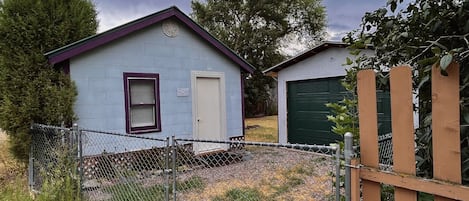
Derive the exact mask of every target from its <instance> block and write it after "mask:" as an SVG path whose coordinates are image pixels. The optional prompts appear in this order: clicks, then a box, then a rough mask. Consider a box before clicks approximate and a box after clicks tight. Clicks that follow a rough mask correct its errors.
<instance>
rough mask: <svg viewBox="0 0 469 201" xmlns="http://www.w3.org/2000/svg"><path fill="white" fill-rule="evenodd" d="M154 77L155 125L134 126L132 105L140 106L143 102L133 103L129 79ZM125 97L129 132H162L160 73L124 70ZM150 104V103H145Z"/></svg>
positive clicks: (126, 124)
mask: <svg viewBox="0 0 469 201" xmlns="http://www.w3.org/2000/svg"><path fill="white" fill-rule="evenodd" d="M134 78H135V79H139V78H141V79H154V81H155V82H154V84H155V86H154V90H155V92H154V93H155V104H149V105H154V106H155V118H156V120H155V126H143V127H132V126H131V120H130V107H131V106H132V105H133V106H139V105H141V104H131V100H130V98H131V97H130V89H129V87H130V86H129V79H134ZM123 81H124V98H125V129H126V132H127V133H129V134H142V133H150V132H161V113H160V75H159V74H158V73H128V72H124V75H123ZM145 105H148V104H145Z"/></svg>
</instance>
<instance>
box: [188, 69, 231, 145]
mask: <svg viewBox="0 0 469 201" xmlns="http://www.w3.org/2000/svg"><path fill="white" fill-rule="evenodd" d="M197 78H218V79H219V81H220V93H219V94H220V96H221V97H220V102H221V103H220V107H221V108H220V129H221V131H220V139H221V140H226V138H227V136H226V93H225V90H226V88H225V73H223V72H214V71H191V91H192V137H193V138H194V139H198V137H199V133H198V125H197V114H198V113H197V111H198V108H197V105H198V104H197V97H196V95H197V94H195V93H197V88H196V87H197Z"/></svg>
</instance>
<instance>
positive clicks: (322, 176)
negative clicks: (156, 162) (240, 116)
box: [85, 147, 334, 201]
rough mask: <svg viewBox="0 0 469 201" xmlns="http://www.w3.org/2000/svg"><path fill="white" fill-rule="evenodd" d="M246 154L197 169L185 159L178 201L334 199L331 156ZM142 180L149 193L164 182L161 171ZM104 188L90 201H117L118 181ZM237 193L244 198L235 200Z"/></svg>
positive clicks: (252, 150) (250, 150)
mask: <svg viewBox="0 0 469 201" xmlns="http://www.w3.org/2000/svg"><path fill="white" fill-rule="evenodd" d="M241 153H242V154H243V155H244V157H243V159H244V160H243V161H237V162H234V163H232V164H229V165H222V166H218V167H212V168H206V166H203V165H200V163H197V164H198V165H194V164H195V163H194V158H185V160H186V161H185V162H186V163H182V164H185V165H180V166H179V167H178V174H177V181H178V182H177V183H178V187H177V189H178V192H177V198H178V199H177V200H181V201H205V200H207V201H209V200H211V201H212V200H213V201H231V200H243V201H251V200H252V201H261V200H262V201H263V200H272V201H273V200H286V201H289V200H292V201H293V200H294V201H314V200H318V201H323V200H329V198H330V197H332V196H333V177H332V176H331V175H332V174H331V173H332V172H333V167H334V165H333V159H332V158H331V157H330V156H326V155H321V154H317V153H311V152H305V151H299V150H292V149H285V148H272V147H246V151H245V152H241ZM222 160H227V159H226V158H224V159H222ZM189 161H190V162H192V165H191V163H190V162H189ZM217 162H218V161H217ZM217 162H215V164H216V163H217ZM221 162H223V161H219V163H221ZM136 177H137V178H138V180H139V182H138V183H139V185H140V186H141V187H142V188H145V189H149V188H151V187H152V186H155V185H160V186H161V185H163V183H164V177H163V175H162V174H161V172H160V173H154V172H153V173H148V172H147V173H140V174H138V175H137V176H136ZM99 183H100V184H99V186H100V187H99V188H97V189H95V190H91V191H88V192H86V193H85V194H87V196H86V197H88V198H91V199H90V200H109V199H112V195H111V194H109V193H105V192H104V191H103V189H105V188H106V186H107V187H110V186H113V185H114V184H115V182H113V181H109V180H107V181H106V182H105V181H100V182H99ZM236 190H238V191H237V192H238V194H237V195H234V194H233V192H235V191H236ZM240 190H241V191H240ZM229 192H231V194H230V193H229ZM249 192H251V193H249ZM252 192H255V193H254V194H253V193H252ZM145 193H149V192H145ZM161 193H162V192H161ZM235 194H236V193H235ZM233 196H235V197H233ZM236 196H238V197H236ZM114 199H115V198H114ZM114 199H113V200H114ZM150 199H151V198H150ZM124 200H125V199H124Z"/></svg>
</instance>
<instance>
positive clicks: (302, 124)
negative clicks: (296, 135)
mask: <svg viewBox="0 0 469 201" xmlns="http://www.w3.org/2000/svg"><path fill="white" fill-rule="evenodd" d="M290 126H293V127H296V128H304V129H317V130H324V131H328V130H330V128H331V126H332V124H331V123H330V122H329V121H327V120H324V119H296V120H295V123H293V125H290Z"/></svg>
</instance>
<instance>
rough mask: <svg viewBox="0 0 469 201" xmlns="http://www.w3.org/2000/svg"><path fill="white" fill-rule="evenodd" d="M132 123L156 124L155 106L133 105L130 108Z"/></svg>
mask: <svg viewBox="0 0 469 201" xmlns="http://www.w3.org/2000/svg"><path fill="white" fill-rule="evenodd" d="M130 120H131V122H130V124H131V126H132V127H148V126H155V122H156V121H155V120H156V118H155V106H154V105H144V106H133V107H131V109H130Z"/></svg>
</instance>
